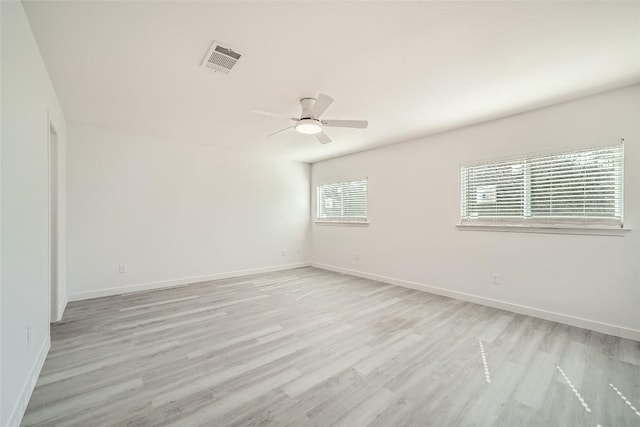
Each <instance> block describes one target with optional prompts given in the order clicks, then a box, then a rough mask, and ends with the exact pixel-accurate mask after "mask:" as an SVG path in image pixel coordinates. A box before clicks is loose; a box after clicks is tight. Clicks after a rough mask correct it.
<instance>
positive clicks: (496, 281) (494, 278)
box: [491, 273, 500, 286]
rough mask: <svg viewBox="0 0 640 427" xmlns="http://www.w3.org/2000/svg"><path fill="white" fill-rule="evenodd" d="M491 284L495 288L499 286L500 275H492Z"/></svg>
mask: <svg viewBox="0 0 640 427" xmlns="http://www.w3.org/2000/svg"><path fill="white" fill-rule="evenodd" d="M491 284H492V285H496V286H498V285H499V284H500V275H499V274H498V273H493V274H492V275H491Z"/></svg>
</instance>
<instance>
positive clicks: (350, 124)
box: [322, 120, 369, 129]
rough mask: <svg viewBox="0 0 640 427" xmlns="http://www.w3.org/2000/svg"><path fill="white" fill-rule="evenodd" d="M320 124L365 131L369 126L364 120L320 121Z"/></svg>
mask: <svg viewBox="0 0 640 427" xmlns="http://www.w3.org/2000/svg"><path fill="white" fill-rule="evenodd" d="M322 124H323V125H325V126H331V127H336V128H357V129H366V128H367V126H369V122H368V121H366V120H322Z"/></svg>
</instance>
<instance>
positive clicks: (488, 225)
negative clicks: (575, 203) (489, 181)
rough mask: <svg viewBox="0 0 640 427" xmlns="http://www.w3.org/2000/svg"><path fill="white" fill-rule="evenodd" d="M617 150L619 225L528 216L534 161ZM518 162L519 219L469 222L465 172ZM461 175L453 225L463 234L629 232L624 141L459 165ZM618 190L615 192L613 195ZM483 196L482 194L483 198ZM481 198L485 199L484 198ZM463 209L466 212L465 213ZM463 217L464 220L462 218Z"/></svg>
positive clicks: (609, 221) (606, 220)
mask: <svg viewBox="0 0 640 427" xmlns="http://www.w3.org/2000/svg"><path fill="white" fill-rule="evenodd" d="M618 146H619V147H620V150H621V153H620V156H621V171H620V177H619V178H620V180H621V182H620V187H619V190H620V217H619V221H618V219H617V217H611V218H610V219H609V218H599V217H588V216H584V217H573V218H571V217H564V218H563V217H552V216H544V215H541V216H532V213H531V204H530V203H531V199H532V195H531V170H530V167H531V161H535V160H536V159H538V160H539V159H540V158H544V157H551V156H558V157H559V156H562V155H565V154H578V153H581V152H584V151H590V150H593V151H597V150H603V149H611V148H614V147H618ZM518 160H522V163H523V166H524V168H525V169H524V171H523V180H524V183H523V187H522V188H523V197H524V198H525V201H524V202H523V206H522V215H516V216H513V217H499V216H494V217H490V216H488V217H486V218H484V219H482V218H479V219H472V218H470V213H469V210H468V209H469V207H468V200H469V199H468V195H467V194H468V193H465V191H467V192H468V191H469V185H468V184H467V185H465V183H464V179H463V177H464V176H465V169H467V170H466V173H468V168H470V167H477V166H482V165H490V164H500V163H504V164H505V165H507V164H508V163H509V162H515V161H518ZM459 171H460V173H459V178H460V182H459V185H458V190H459V202H460V205H459V211H458V213H459V222H458V224H456V226H457V227H458V229H465V230H490V231H516V232H518V231H520V232H542V233H557V232H560V233H565V234H589V235H593V234H595V235H600V234H604V235H607V234H611V235H622V234H624V233H621V232H626V231H629V228H625V226H624V199H625V194H624V175H625V156H624V139H622V138H621V139H620V141H619V142H618V143H617V144H611V143H609V144H606V145H604V144H600V145H598V146H580V147H570V148H565V149H556V150H553V151H551V150H549V151H542V152H534V153H527V154H523V155H515V156H509V157H501V158H494V159H486V160H481V161H474V162H468V163H462V164H461V165H460V170H459ZM617 190H618V189H614V190H613V192H615V191H617ZM484 193H489V191H488V190H487V191H485V192H484ZM484 193H483V194H484ZM483 197H484V196H483ZM465 209H466V210H465ZM465 213H466V216H465V215H464V214H465Z"/></svg>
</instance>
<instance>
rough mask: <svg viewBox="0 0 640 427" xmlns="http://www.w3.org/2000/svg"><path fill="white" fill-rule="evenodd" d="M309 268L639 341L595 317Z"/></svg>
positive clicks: (634, 333)
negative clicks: (584, 316)
mask: <svg viewBox="0 0 640 427" xmlns="http://www.w3.org/2000/svg"><path fill="white" fill-rule="evenodd" d="M311 265H312V266H313V267H317V268H322V269H324V270H330V271H335V272H338V273H344V274H350V275H352V276H357V277H362V278H365V279H371V280H376V281H378V282H384V283H389V284H391V285H396V286H402V287H404V288H410V289H415V290H418V291H423V292H429V293H432V294H437V295H443V296H446V297H450V298H454V299H458V300H462V301H468V302H473V303H476V304H481V305H486V306H489V307H494V308H499V309H502V310H507V311H511V312H514V313H519V314H526V315H527V316H532V317H537V318H540V319H545V320H551V321H553V322H558V323H564V324H567V325H570V326H577V327H578V328H583V329H589V330H592V331H596V332H601V333H603V334H608V335H614V336H617V337H622V338H627V339H631V340H635V341H640V330H637V329H631V328H626V327H624V326H617V325H611V324H609V323H604V322H598V321H595V320H589V319H584V318H582V317H575V316H570V315H568V314H562V313H557V312H554V311H548V310H543V309H540V308H535V307H529V306H526V305H520V304H514V303H510V302H507V301H501V300H496V299H492V298H486V297H481V296H478V295H473V294H468V293H465V292H459V291H453V290H450V289H445V288H439V287H436V286H429V285H424V284H422V283H416V282H411V281H407V280H401V279H395V278H392V277H385V276H379V275H377V274H372V273H365V272H363V271H358V270H351V269H348V268H342V267H337V266H334V265H328V264H321V263H315V262H314V263H311Z"/></svg>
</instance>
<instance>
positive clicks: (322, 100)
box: [309, 93, 333, 119]
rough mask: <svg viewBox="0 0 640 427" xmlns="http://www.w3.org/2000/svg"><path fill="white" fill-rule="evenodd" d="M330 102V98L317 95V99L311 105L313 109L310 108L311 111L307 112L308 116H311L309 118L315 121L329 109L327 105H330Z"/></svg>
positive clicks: (331, 99) (322, 94) (331, 100)
mask: <svg viewBox="0 0 640 427" xmlns="http://www.w3.org/2000/svg"><path fill="white" fill-rule="evenodd" d="M332 102H333V98H332V97H330V96H329V95H325V94H324V93H321V94H320V95H318V99H316V102H315V103H314V104H313V107H311V110H309V114H310V115H311V117H314V118H316V119H317V118H318V117H320V116H321V115H322V113H324V112H325V110H326V109H327V108H329V105H331V103H332Z"/></svg>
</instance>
